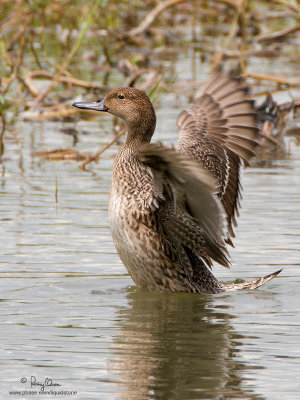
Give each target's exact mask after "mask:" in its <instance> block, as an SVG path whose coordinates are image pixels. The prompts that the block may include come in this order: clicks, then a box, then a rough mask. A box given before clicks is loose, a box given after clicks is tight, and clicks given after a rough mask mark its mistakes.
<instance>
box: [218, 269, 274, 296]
mask: <svg viewBox="0 0 300 400" xmlns="http://www.w3.org/2000/svg"><path fill="white" fill-rule="evenodd" d="M281 271H282V269H279V270H278V271H276V272H273V273H272V274H269V275H266V276H263V277H262V278H257V279H254V280H253V281H249V282H242V283H230V284H228V285H223V286H224V289H225V292H234V291H236V290H243V289H248V290H252V289H256V288H258V287H260V286H261V285H263V284H265V283H266V282H268V281H270V280H271V279H273V278H275V276H277V275H278V274H279V273H280V272H281Z"/></svg>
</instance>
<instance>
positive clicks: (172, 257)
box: [75, 76, 273, 293]
mask: <svg viewBox="0 0 300 400" xmlns="http://www.w3.org/2000/svg"><path fill="white" fill-rule="evenodd" d="M75 106H77V107H79V108H88V109H95V110H99V111H108V112H110V113H112V114H114V115H117V116H119V117H121V118H123V119H124V120H125V121H126V123H127V125H128V135H127V139H126V142H125V144H124V145H123V146H122V147H121V149H120V151H119V153H118V154H117V156H116V158H115V162H114V169H113V180H112V190H111V195H110V202H109V216H110V222H111V227H112V236H113V239H114V242H115V244H116V248H117V251H118V253H119V256H120V258H121V260H122V261H123V263H124V265H125V266H126V268H127V270H128V271H129V273H130V275H131V277H132V279H133V280H134V282H135V283H136V284H137V286H139V287H141V288H143V289H148V290H153V289H159V290H169V291H174V292H196V293H219V292H223V291H228V290H236V289H241V288H244V287H249V288H254V287H258V286H260V285H261V284H262V283H264V282H265V281H267V280H269V279H271V278H272V277H273V276H269V277H266V279H264V280H256V281H253V282H250V283H245V284H239V285H223V284H222V283H220V282H219V281H218V280H217V279H216V278H215V277H214V276H213V274H212V273H211V271H210V268H211V266H212V261H216V262H218V263H220V264H221V265H223V266H225V267H229V265H230V263H229V260H228V253H227V250H226V242H227V243H231V240H230V237H233V230H232V223H233V224H235V215H236V213H237V209H238V204H239V197H240V182H239V170H240V166H241V164H242V160H243V161H244V162H246V163H247V162H248V160H249V159H250V157H251V156H252V155H253V154H254V149H255V147H256V141H255V139H256V134H257V128H256V122H255V113H254V111H253V107H252V103H251V102H250V101H248V100H246V98H245V88H243V87H241V85H240V83H239V82H238V81H236V80H233V79H230V78H225V77H221V76H215V77H214V78H213V79H211V80H210V81H209V83H208V84H207V85H206V88H205V89H204V91H203V90H202V92H200V93H199V94H198V96H197V97H196V104H195V105H194V106H193V107H192V108H191V110H189V111H184V112H183V113H182V114H181V115H180V116H179V119H178V127H179V134H180V140H179V148H178V150H179V152H175V150H172V149H167V148H165V147H163V146H159V145H155V144H150V140H151V137H152V135H153V132H154V129H155V122H156V117H155V111H154V109H153V106H152V104H151V102H150V100H149V99H148V97H147V96H146V95H145V94H144V93H143V92H141V91H139V90H137V89H133V88H121V89H116V90H114V91H112V92H110V93H109V94H108V95H107V96H106V97H105V99H103V100H101V101H99V102H94V103H76V104H75Z"/></svg>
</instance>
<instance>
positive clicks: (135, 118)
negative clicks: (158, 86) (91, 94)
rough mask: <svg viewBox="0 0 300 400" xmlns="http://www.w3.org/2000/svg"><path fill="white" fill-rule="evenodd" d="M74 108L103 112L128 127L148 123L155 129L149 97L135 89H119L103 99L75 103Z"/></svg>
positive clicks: (153, 114)
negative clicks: (120, 120)
mask: <svg viewBox="0 0 300 400" xmlns="http://www.w3.org/2000/svg"><path fill="white" fill-rule="evenodd" d="M73 106H74V107H77V108H82V109H85V110H95V111H104V112H108V113H110V114H113V115H116V116H117V117H119V118H122V119H123V120H125V121H126V122H127V124H128V125H129V126H130V125H131V126H132V125H143V124H144V122H146V121H147V122H148V123H151V124H153V125H154V127H155V112H154V109H153V106H152V104H151V101H150V99H149V97H148V96H147V95H146V94H145V93H144V92H143V91H141V90H139V89H135V88H131V87H130V88H129V87H127V88H126V87H125V88H119V89H114V90H112V91H111V92H109V93H108V94H107V95H106V96H105V97H104V98H103V99H100V100H97V101H91V102H76V103H74V104H73Z"/></svg>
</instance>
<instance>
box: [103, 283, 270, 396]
mask: <svg viewBox="0 0 300 400" xmlns="http://www.w3.org/2000/svg"><path fill="white" fill-rule="evenodd" d="M127 298H128V302H129V307H128V308H126V309H124V310H122V311H119V313H118V315H117V318H116V319H117V321H118V322H117V325H118V328H119V329H120V333H119V335H118V336H117V337H116V338H115V339H114V342H113V344H112V346H111V347H112V353H113V354H114V358H113V359H112V360H111V361H110V362H109V366H108V368H109V372H110V373H112V374H113V375H115V376H116V381H117V383H118V386H120V385H121V386H124V391H122V392H121V393H119V394H118V396H119V397H118V398H122V399H124V400H141V399H153V400H156V399H172V400H189V399H191V400H192V399H195V400H196V399H248V400H249V399H253V400H254V399H255V400H262V399H263V398H262V397H260V396H259V395H256V394H254V393H252V392H251V390H250V389H248V388H247V387H246V384H245V383H244V382H243V379H242V375H241V370H243V369H245V368H246V366H245V365H243V363H241V362H240V361H238V357H239V348H240V346H241V339H244V337H242V336H240V335H237V333H235V331H234V330H233V328H232V327H231V326H230V321H231V319H232V318H233V316H232V315H230V313H229V312H228V310H226V308H224V305H223V303H222V302H221V300H220V301H218V298H215V299H212V298H210V297H209V296H208V295H202V296H195V295H193V294H185V295H184V294H180V293H179V294H172V293H160V292H147V293H145V292H142V291H141V290H139V289H137V290H135V289H134V290H133V291H132V292H131V293H129V294H128V295H127ZM250 368H251V367H249V365H247V369H248V370H249V369H250ZM252 368H255V367H252Z"/></svg>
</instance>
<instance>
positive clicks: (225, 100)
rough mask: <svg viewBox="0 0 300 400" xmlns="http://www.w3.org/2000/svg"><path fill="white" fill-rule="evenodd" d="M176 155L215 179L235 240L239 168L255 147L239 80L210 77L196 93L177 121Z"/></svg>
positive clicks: (250, 109)
mask: <svg viewBox="0 0 300 400" xmlns="http://www.w3.org/2000/svg"><path fill="white" fill-rule="evenodd" d="M177 125H178V131H179V140H178V151H179V152H181V153H183V154H185V155H187V156H188V157H190V158H192V159H193V160H194V161H197V162H198V163H200V164H201V166H202V167H204V168H205V169H206V170H207V171H208V172H209V173H210V174H211V175H212V176H214V177H215V178H217V179H218V184H219V187H218V196H219V197H220V198H221V200H222V204H223V207H224V209H225V212H226V215H227V221H228V239H229V237H234V232H233V228H232V225H234V226H235V225H236V216H237V215H238V208H239V201H240V196H241V184H240V168H241V165H242V164H243V163H244V164H246V165H247V164H248V163H249V160H250V158H251V157H252V156H253V155H254V151H255V149H256V147H257V142H256V139H257V132H258V129H257V123H256V113H255V110H254V105H253V101H251V100H248V99H247V87H245V86H244V85H243V84H242V83H241V81H240V80H238V79H233V78H229V77H225V76H221V75H215V76H213V77H212V78H211V79H210V80H209V81H208V82H207V83H206V84H204V85H203V87H202V88H201V89H200V90H199V92H198V93H197V96H196V98H195V102H194V104H193V105H192V106H191V107H190V109H188V110H184V111H183V112H182V113H181V114H180V115H179V117H178V121H177Z"/></svg>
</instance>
